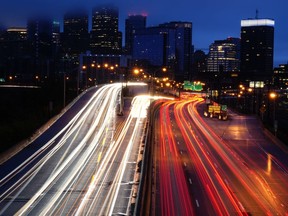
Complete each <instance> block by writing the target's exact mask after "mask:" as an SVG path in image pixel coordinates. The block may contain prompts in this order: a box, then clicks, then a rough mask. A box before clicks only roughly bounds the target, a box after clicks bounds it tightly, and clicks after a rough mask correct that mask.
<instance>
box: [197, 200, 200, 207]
mask: <svg viewBox="0 0 288 216" xmlns="http://www.w3.org/2000/svg"><path fill="white" fill-rule="evenodd" d="M196 205H197V207H198V208H199V207H200V205H199V202H198V200H197V199H196Z"/></svg>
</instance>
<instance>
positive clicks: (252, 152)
mask: <svg viewBox="0 0 288 216" xmlns="http://www.w3.org/2000/svg"><path fill="white" fill-rule="evenodd" d="M162 103H163V104H162V105H161V106H160V109H159V110H158V114H157V115H156V116H157V120H156V121H155V129H154V132H155V144H156V145H155V154H154V158H153V159H154V163H155V164H154V167H155V175H154V179H153V181H154V192H155V194H156V195H155V198H154V207H153V209H152V214H153V215H287V214H288V204H287V203H288V187H287V186H288V183H287V178H288V160H287V158H288V157H287V151H285V149H284V150H283V149H281V148H280V147H279V146H278V145H276V144H275V143H273V142H272V141H271V140H270V139H268V138H267V137H266V136H265V135H264V134H263V129H262V128H261V127H258V126H257V125H259V122H257V119H256V118H255V117H251V116H239V115H237V114H235V113H232V112H231V113H230V119H229V120H228V121H219V120H217V119H210V118H207V119H204V118H203V113H200V114H199V112H202V111H203V110H201V108H199V107H202V106H203V105H202V104H203V99H201V98H198V97H194V98H190V100H185V101H181V100H180V101H176V100H175V101H168V102H162ZM199 104H200V105H199ZM197 107H198V109H197ZM198 110H200V111H199V112H198Z"/></svg>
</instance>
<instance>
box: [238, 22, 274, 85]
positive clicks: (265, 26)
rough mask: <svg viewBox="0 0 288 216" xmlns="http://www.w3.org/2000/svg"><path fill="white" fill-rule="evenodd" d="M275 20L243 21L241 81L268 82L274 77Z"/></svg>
mask: <svg viewBox="0 0 288 216" xmlns="http://www.w3.org/2000/svg"><path fill="white" fill-rule="evenodd" d="M274 24H275V22H274V20H272V19H246V20H241V66H240V68H241V72H240V73H241V80H242V81H266V80H268V79H271V77H272V75H273V51H274Z"/></svg>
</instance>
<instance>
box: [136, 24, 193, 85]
mask: <svg viewBox="0 0 288 216" xmlns="http://www.w3.org/2000/svg"><path fill="white" fill-rule="evenodd" d="M191 48H192V23H191V22H169V23H164V24H161V25H159V26H157V27H149V28H146V29H144V30H139V31H137V32H136V33H135V34H134V41H133V55H132V57H133V59H134V60H135V59H136V60H146V61H148V62H149V63H150V64H151V65H153V66H155V65H156V66H160V65H162V66H168V67H169V73H170V74H171V72H172V74H173V77H171V78H174V79H175V80H177V81H184V80H190V78H191V77H192V76H191V59H192V58H191V55H192V52H191Z"/></svg>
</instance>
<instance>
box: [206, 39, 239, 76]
mask: <svg viewBox="0 0 288 216" xmlns="http://www.w3.org/2000/svg"><path fill="white" fill-rule="evenodd" d="M239 46H240V39H239V38H227V39H226V40H216V41H214V43H212V44H211V45H210V47H209V53H208V58H207V71H208V72H214V73H215V72H216V73H217V72H224V73H227V72H234V71H237V72H238V71H239V70H240V58H239V57H240V56H239V53H240V50H239Z"/></svg>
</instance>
